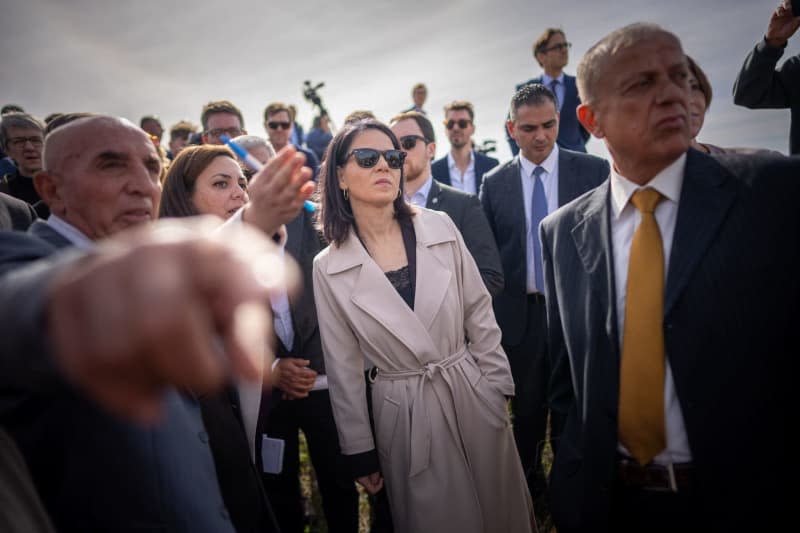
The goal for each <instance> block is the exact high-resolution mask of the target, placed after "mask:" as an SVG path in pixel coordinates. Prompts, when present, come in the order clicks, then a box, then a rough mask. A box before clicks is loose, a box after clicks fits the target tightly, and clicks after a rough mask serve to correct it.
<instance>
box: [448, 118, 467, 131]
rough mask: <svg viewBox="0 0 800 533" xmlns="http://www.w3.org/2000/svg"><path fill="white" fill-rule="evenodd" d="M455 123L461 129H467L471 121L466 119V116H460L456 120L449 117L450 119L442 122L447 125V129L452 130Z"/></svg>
mask: <svg viewBox="0 0 800 533" xmlns="http://www.w3.org/2000/svg"><path fill="white" fill-rule="evenodd" d="M456 124H458V127H459V128H461V129H462V130H465V129H467V126H469V125H470V124H472V121H471V120H468V119H466V118H461V119H458V120H453V119H450V120H448V121H447V122H445V123H444V125H445V126H447V129H448V130H452V129H453V128H454V127H455V126H456Z"/></svg>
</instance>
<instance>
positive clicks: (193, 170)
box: [158, 144, 236, 218]
mask: <svg viewBox="0 0 800 533" xmlns="http://www.w3.org/2000/svg"><path fill="white" fill-rule="evenodd" d="M218 157H230V158H231V159H233V160H234V161H236V156H235V155H233V152H232V151H231V150H230V148H228V147H227V146H218V145H211V144H203V145H200V146H187V147H186V148H184V149H183V150H181V151H180V152H179V153H178V155H177V156H176V157H175V159H174V160H173V161H172V164H171V165H170V166H169V170H168V171H167V175H166V177H165V178H164V191H163V192H162V193H161V207H160V208H159V210H158V217H159V218H167V217H190V216H194V215H199V214H200V213H198V212H197V208H196V207H195V206H194V202H192V194H193V193H194V185H195V182H196V181H197V177H198V176H199V175H200V174H201V173H202V172H203V171H204V170H205V169H206V168H207V167H208V165H210V164H211V162H212V161H213V160H214V159H216V158H218Z"/></svg>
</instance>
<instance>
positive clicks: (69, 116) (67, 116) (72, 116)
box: [44, 111, 98, 137]
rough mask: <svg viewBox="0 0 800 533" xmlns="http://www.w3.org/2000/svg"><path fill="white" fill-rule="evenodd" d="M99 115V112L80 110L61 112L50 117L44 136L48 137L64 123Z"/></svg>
mask: <svg viewBox="0 0 800 533" xmlns="http://www.w3.org/2000/svg"><path fill="white" fill-rule="evenodd" d="M96 116H98V115H97V113H88V112H85V111H80V112H76V113H59V114H58V115H56V116H54V117H52V118H50V120H49V121H48V122H47V126H46V127H45V128H44V136H45V137H47V136H48V135H50V133H52V132H53V130H54V129H56V128H60V127H61V126H63V125H64V124H69V123H70V122H72V121H73V120H78V119H79V118H86V117H96Z"/></svg>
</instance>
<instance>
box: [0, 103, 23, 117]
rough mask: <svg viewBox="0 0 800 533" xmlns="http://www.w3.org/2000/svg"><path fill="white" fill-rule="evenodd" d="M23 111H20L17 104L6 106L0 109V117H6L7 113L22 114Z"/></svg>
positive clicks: (20, 108)
mask: <svg viewBox="0 0 800 533" xmlns="http://www.w3.org/2000/svg"><path fill="white" fill-rule="evenodd" d="M24 112H25V110H24V109H22V107H21V106H18V105H17V104H6V105H4V106H3V107H2V109H0V115H6V114H8V113H24Z"/></svg>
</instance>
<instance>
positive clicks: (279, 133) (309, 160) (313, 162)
mask: <svg viewBox="0 0 800 533" xmlns="http://www.w3.org/2000/svg"><path fill="white" fill-rule="evenodd" d="M292 116H293V115H292V111H291V109H290V108H289V106H288V105H286V104H283V103H281V102H272V103H271V104H269V105H268V106H267V107H266V108H265V109H264V129H265V130H266V131H267V136H268V137H269V142H270V143H271V144H272V147H273V148H275V151H276V152H278V151H280V150H281V148H283V147H284V146H286V145H288V144H291V143H290V142H289V140H290V138H291V136H292V131H293V128H294V122H293V120H292ZM293 146H294V147H295V148H296V149H297V151H298V152H300V153H302V154H304V155H305V156H306V166H307V167H308V168H310V169H311V171H312V172H313V179H314V181H316V180H317V175H318V173H319V159H317V156H316V155H314V152H312V151H311V150H309V149H307V148H303V147H302V146H298V145H293Z"/></svg>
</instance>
